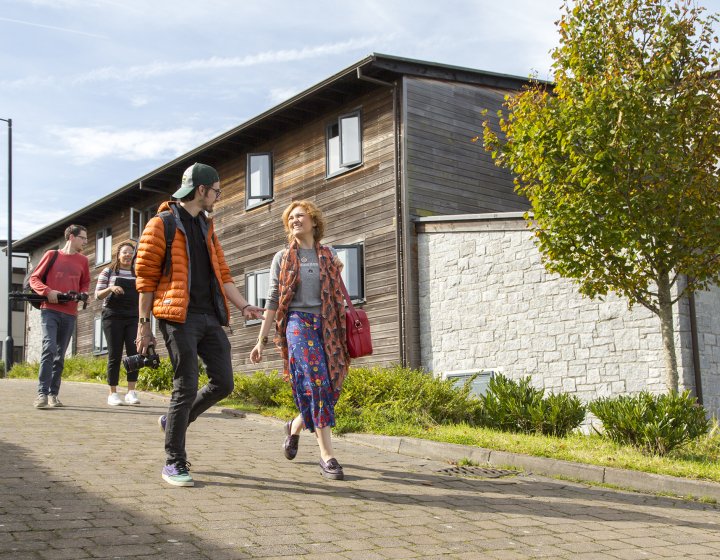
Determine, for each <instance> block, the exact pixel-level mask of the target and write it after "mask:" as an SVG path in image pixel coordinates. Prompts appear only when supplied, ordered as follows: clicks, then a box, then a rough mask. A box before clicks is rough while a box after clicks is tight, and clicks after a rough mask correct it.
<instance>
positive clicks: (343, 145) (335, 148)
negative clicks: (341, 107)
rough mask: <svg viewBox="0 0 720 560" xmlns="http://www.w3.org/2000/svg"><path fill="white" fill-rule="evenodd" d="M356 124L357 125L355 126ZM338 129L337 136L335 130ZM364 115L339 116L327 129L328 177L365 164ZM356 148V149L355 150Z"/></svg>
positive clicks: (355, 113)
mask: <svg viewBox="0 0 720 560" xmlns="http://www.w3.org/2000/svg"><path fill="white" fill-rule="evenodd" d="M354 122H356V123H357V124H353V123H354ZM336 127H337V134H335V132H334V130H333V129H334V128H336ZM362 140H363V139H362V113H361V111H360V110H359V109H358V110H357V111H352V112H350V113H345V114H343V115H340V116H338V118H337V121H333V122H331V123H329V124H328V125H327V126H326V127H325V152H326V158H325V161H326V176H327V178H330V177H335V176H336V175H340V174H342V173H345V172H346V171H350V170H351V169H355V168H356V167H359V166H360V165H362V163H363V142H362ZM353 148H355V149H353Z"/></svg>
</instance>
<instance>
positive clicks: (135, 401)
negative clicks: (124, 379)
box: [125, 391, 140, 404]
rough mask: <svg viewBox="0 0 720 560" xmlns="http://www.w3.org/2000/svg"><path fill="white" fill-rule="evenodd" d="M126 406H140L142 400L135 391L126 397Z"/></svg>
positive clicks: (128, 393)
mask: <svg viewBox="0 0 720 560" xmlns="http://www.w3.org/2000/svg"><path fill="white" fill-rule="evenodd" d="M125 404H140V399H139V398H138V396H137V393H136V392H135V391H128V392H127V395H125Z"/></svg>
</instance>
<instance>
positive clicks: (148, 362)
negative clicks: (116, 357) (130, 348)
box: [122, 346, 160, 373]
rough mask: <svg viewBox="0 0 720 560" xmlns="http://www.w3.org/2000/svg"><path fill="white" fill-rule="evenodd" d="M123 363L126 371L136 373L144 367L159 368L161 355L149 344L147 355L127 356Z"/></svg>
mask: <svg viewBox="0 0 720 560" xmlns="http://www.w3.org/2000/svg"><path fill="white" fill-rule="evenodd" d="M122 363H123V366H124V367H125V371H126V372H128V373H134V372H136V371H138V370H139V369H140V368H143V367H149V368H150V369H157V368H158V367H160V356H158V355H157V354H156V353H155V349H154V348H153V347H152V346H149V347H148V353H147V355H145V354H135V355H134V356H125V357H124V358H123V361H122Z"/></svg>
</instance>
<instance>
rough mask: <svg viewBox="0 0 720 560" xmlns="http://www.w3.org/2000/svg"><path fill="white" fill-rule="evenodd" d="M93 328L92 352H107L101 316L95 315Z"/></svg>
mask: <svg viewBox="0 0 720 560" xmlns="http://www.w3.org/2000/svg"><path fill="white" fill-rule="evenodd" d="M93 330H94V336H93V353H94V354H102V353H104V352H107V340H105V333H104V332H103V328H102V317H100V316H99V315H98V316H96V317H95V322H94V327H93Z"/></svg>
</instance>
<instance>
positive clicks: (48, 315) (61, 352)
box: [38, 309, 75, 395]
mask: <svg viewBox="0 0 720 560" xmlns="http://www.w3.org/2000/svg"><path fill="white" fill-rule="evenodd" d="M40 322H41V324H42V332H43V339H42V354H41V356H40V372H39V373H38V378H39V382H38V394H40V395H57V394H58V393H59V392H60V380H61V378H62V372H63V366H64V365H65V352H66V351H67V347H68V344H70V339H71V338H72V335H73V332H74V331H75V315H68V314H67V313H60V312H59V311H55V310H54V309H41V310H40Z"/></svg>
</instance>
